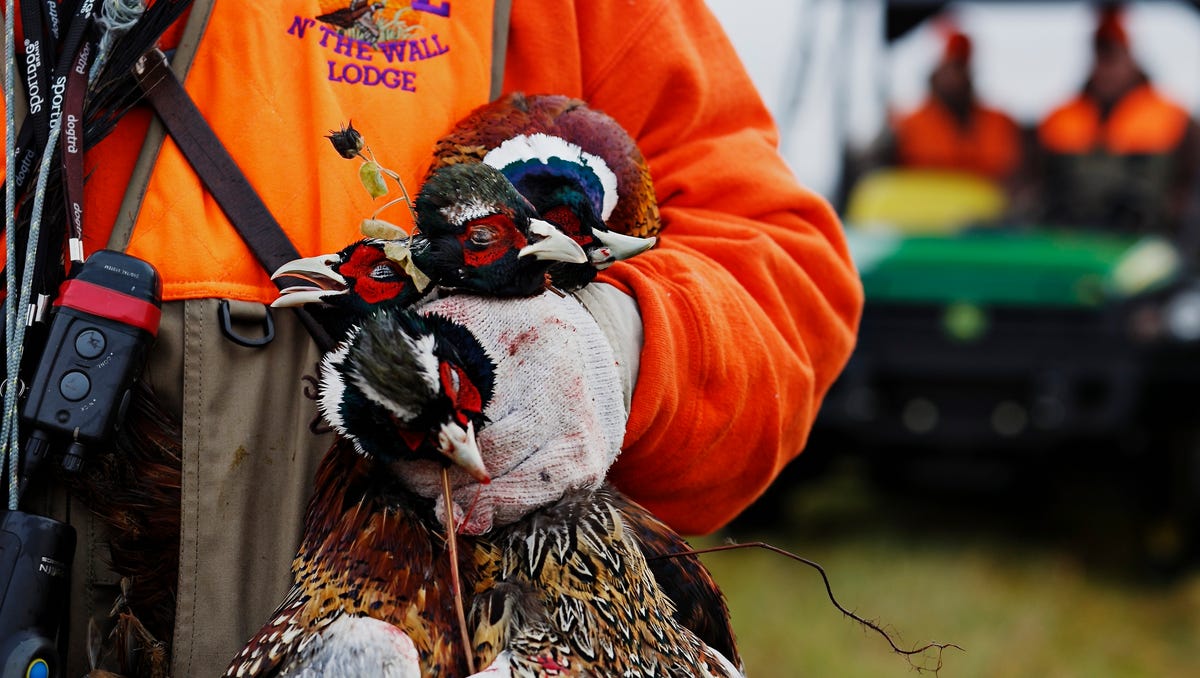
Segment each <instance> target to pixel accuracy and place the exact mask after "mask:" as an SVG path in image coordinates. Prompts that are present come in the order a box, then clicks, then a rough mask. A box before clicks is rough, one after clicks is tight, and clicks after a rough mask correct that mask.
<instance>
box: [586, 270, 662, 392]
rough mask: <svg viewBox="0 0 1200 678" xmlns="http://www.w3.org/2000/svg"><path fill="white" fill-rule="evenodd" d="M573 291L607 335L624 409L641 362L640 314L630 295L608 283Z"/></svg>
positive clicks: (591, 284) (642, 339) (590, 284)
mask: <svg viewBox="0 0 1200 678" xmlns="http://www.w3.org/2000/svg"><path fill="white" fill-rule="evenodd" d="M573 295H574V296H575V298H576V299H578V300H579V303H581V304H583V307H584V308H586V309H587V310H588V313H591V314H592V318H594V319H595V320H596V324H597V325H599V326H600V331H602V332H604V337H605V338H606V339H608V345H609V346H610V347H612V350H613V355H614V356H615V357H616V359H617V372H618V373H619V374H620V375H621V391H622V393H623V395H624V398H625V411H626V412H629V405H630V403H631V402H632V400H633V387H634V385H635V384H637V375H638V368H639V367H640V366H641V362H642V343H643V341H644V340H645V335H643V334H642V314H641V312H639V311H638V305H637V302H636V301H634V299H633V297H631V296H629V295H628V294H625V293H624V292H622V291H621V290H618V289H617V288H615V287H613V286H612V285H609V284H608V283H598V282H594V283H589V284H588V285H585V286H584V287H582V288H580V289H579V290H576V291H575V292H574V293H573Z"/></svg>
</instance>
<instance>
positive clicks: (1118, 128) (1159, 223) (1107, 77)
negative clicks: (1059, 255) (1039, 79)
mask: <svg viewBox="0 0 1200 678" xmlns="http://www.w3.org/2000/svg"><path fill="white" fill-rule="evenodd" d="M1092 46H1093V53H1094V61H1093V63H1092V68H1091V72H1090V73H1089V74H1088V78H1087V81H1086V82H1085V84H1084V86H1083V91H1082V92H1080V93H1079V95H1078V96H1076V97H1074V98H1073V99H1071V100H1070V101H1068V102H1066V103H1065V104H1063V105H1061V106H1059V107H1058V108H1056V109H1055V110H1053V111H1052V112H1051V113H1050V115H1048V116H1047V117H1046V118H1045V120H1043V121H1042V123H1041V124H1040V125H1039V126H1038V129H1037V140H1038V146H1039V149H1040V156H1041V157H1040V162H1039V165H1040V175H1041V178H1040V182H1041V189H1042V190H1041V195H1042V200H1043V209H1044V215H1045V218H1046V219H1047V220H1049V221H1051V222H1054V223H1062V224H1069V225H1072V226H1080V227H1089V228H1100V229H1111V230H1120V231H1125V232H1159V233H1171V234H1173V233H1175V232H1176V231H1177V228H1178V226H1179V220H1180V217H1181V215H1182V213H1183V211H1184V209H1185V208H1186V206H1187V204H1188V202H1189V200H1190V194H1191V191H1192V183H1193V180H1194V177H1195V172H1196V164H1197V157H1198V156H1197V140H1198V136H1197V134H1196V125H1195V122H1194V121H1193V120H1192V119H1191V117H1190V116H1189V115H1188V112H1187V111H1186V110H1185V109H1184V108H1183V107H1182V106H1180V105H1179V104H1177V103H1175V102H1174V101H1172V100H1171V99H1170V98H1168V97H1167V96H1165V95H1164V94H1162V93H1161V92H1159V91H1158V89H1156V88H1155V87H1154V85H1153V83H1151V81H1150V78H1149V77H1147V75H1146V73H1145V71H1143V70H1142V68H1141V67H1140V65H1139V64H1138V62H1137V60H1136V59H1135V58H1134V56H1133V53H1132V51H1131V48H1130V41H1129V33H1128V31H1127V30H1126V28H1125V24H1124V21H1123V19H1122V14H1121V9H1120V8H1119V7H1106V8H1104V9H1103V10H1102V11H1101V13H1100V16H1099V20H1098V22H1097V26H1096V30H1095V33H1094V35H1093V41H1092Z"/></svg>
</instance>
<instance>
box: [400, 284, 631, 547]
mask: <svg viewBox="0 0 1200 678" xmlns="http://www.w3.org/2000/svg"><path fill="white" fill-rule="evenodd" d="M417 311H418V312H420V313H437V314H439V315H442V316H444V317H446V318H449V319H451V320H453V321H455V322H458V323H460V324H462V325H464V326H465V327H467V328H468V329H469V330H471V332H472V333H474V334H475V336H476V337H477V338H478V339H479V341H480V343H481V344H482V345H483V347H484V348H485V350H487V352H488V354H489V355H490V356H491V358H492V360H493V362H495V363H496V372H495V380H494V388H493V393H492V399H491V402H490V403H489V404H488V406H487V407H486V408H484V414H485V415H486V416H487V417H488V419H489V423H487V424H486V425H484V426H483V427H482V428H481V429H480V430H479V433H478V437H477V439H478V442H479V448H480V452H481V453H482V455H483V461H484V465H485V466H486V467H487V470H488V473H489V474H490V475H491V478H492V481H491V483H490V484H487V485H481V484H479V483H477V482H476V481H475V480H473V479H472V478H471V477H469V476H468V475H467V474H465V473H463V472H462V471H461V470H460V469H458V468H452V469H451V476H450V477H451V484H452V486H453V488H454V491H453V499H454V512H455V516H456V523H458V525H459V529H460V531H462V532H465V533H468V534H479V533H482V532H486V531H488V530H490V529H492V527H494V526H499V525H505V524H508V523H511V522H514V521H516V520H518V519H519V518H521V517H522V516H524V515H526V514H527V513H529V512H530V511H532V510H534V509H536V508H539V507H541V506H545V505H546V504H549V503H552V502H554V501H556V500H558V499H559V498H560V497H561V496H562V494H563V493H564V492H566V491H567V490H570V489H578V488H595V487H598V486H599V485H600V484H601V483H602V482H603V480H604V477H605V475H606V474H607V473H608V468H609V467H610V466H611V465H612V463H613V461H614V460H615V459H616V457H617V454H618V453H619V452H620V449H621V442H622V440H623V438H624V436H625V420H626V411H625V406H624V396H623V392H622V387H621V378H620V376H619V375H618V370H617V364H616V359H615V358H614V356H613V351H612V349H611V348H610V347H609V343H608V340H607V339H606V338H605V335H604V333H603V332H602V331H601V329H600V327H599V326H598V325H597V323H596V321H595V320H593V319H592V316H591V315H590V314H589V313H588V312H587V311H586V310H584V308H583V307H582V306H581V305H580V304H579V302H578V301H576V300H575V299H574V298H572V297H559V296H558V295H556V294H554V293H551V292H545V293H543V294H541V295H539V296H536V297H529V298H523V299H494V298H488V297H476V296H470V295H453V296H449V297H445V298H442V299H437V300H434V301H431V302H429V303H427V304H425V305H423V306H420V307H418V308H417ZM395 468H396V471H397V472H398V474H399V476H400V478H401V479H402V480H403V482H405V483H406V484H407V485H408V486H409V487H410V488H411V489H412V490H413V491H415V492H416V493H418V494H420V495H422V496H425V497H430V498H435V499H436V502H437V515H438V518H439V520H442V521H443V523H444V522H445V510H446V507H445V502H444V501H443V498H442V490H441V466H440V464H438V463H436V462H424V461H422V462H401V463H398V464H396V466H395Z"/></svg>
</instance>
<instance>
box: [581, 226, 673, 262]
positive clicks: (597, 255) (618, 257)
mask: <svg viewBox="0 0 1200 678" xmlns="http://www.w3.org/2000/svg"><path fill="white" fill-rule="evenodd" d="M592 235H593V236H595V237H596V239H597V240H599V241H600V242H602V243H604V247H601V248H600V249H598V250H596V251H595V252H594V253H593V255H592V265H593V266H595V267H596V268H598V269H600V270H604V269H606V268H608V267H609V266H612V265H613V264H614V263H616V262H618V261H624V260H625V259H629V258H630V257H636V256H637V255H639V254H641V253H642V252H645V251H646V250H648V249H650V248H651V247H654V243H656V242H658V238H654V237H650V238H638V237H635V236H632V235H625V234H624V233H616V232H614V231H607V230H601V229H595V230H593V231H592Z"/></svg>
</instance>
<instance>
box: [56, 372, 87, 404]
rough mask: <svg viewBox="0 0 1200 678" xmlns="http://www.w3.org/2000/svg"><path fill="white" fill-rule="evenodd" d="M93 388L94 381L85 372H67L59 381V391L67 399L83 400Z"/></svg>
mask: <svg viewBox="0 0 1200 678" xmlns="http://www.w3.org/2000/svg"><path fill="white" fill-rule="evenodd" d="M90 390H92V382H91V380H89V379H88V377H87V375H86V374H84V373H83V372H67V373H66V374H64V375H63V378H62V380H61V381H59V382H58V392H59V393H61V394H62V396H63V397H64V398H66V399H67V400H83V399H84V398H86V397H87V394H88V391H90Z"/></svg>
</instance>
